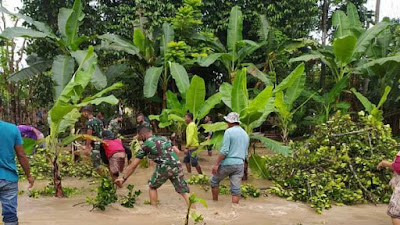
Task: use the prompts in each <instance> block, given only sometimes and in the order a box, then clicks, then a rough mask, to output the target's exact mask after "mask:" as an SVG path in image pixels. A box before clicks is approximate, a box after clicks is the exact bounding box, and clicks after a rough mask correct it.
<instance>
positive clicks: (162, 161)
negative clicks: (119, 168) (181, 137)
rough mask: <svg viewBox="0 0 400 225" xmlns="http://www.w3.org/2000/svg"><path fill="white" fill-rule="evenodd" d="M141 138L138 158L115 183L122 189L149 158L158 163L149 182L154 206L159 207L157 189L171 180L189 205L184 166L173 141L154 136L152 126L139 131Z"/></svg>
mask: <svg viewBox="0 0 400 225" xmlns="http://www.w3.org/2000/svg"><path fill="white" fill-rule="evenodd" d="M139 136H140V137H141V138H142V140H144V143H143V145H142V148H141V149H140V150H139V151H138V152H137V153H136V158H135V160H134V161H133V163H131V164H130V165H129V166H128V167H127V168H126V169H125V171H124V172H123V173H122V178H119V179H117V180H116V181H115V183H116V184H117V185H118V186H119V187H122V184H123V183H124V182H125V181H126V180H127V179H128V177H129V176H130V175H131V174H132V173H133V172H134V171H135V169H136V168H137V166H138V165H139V163H140V161H141V160H142V159H143V158H144V157H145V156H148V157H149V159H151V160H153V161H154V162H155V163H157V166H156V169H155V170H154V173H153V175H152V176H151V178H150V180H149V187H150V190H149V195H150V203H151V205H152V206H157V189H158V188H159V187H161V185H163V184H164V183H165V182H166V181H167V180H170V181H171V182H172V184H173V185H174V187H175V191H176V192H177V193H179V194H181V195H182V196H183V198H184V199H185V201H186V204H189V192H190V190H189V187H188V185H187V183H186V180H185V177H184V175H183V168H182V164H181V163H180V162H179V158H178V156H177V155H176V153H175V151H174V150H173V147H172V144H171V141H169V140H168V139H166V138H163V137H157V136H154V135H153V132H152V131H151V126H149V125H148V124H145V125H143V126H142V127H140V129H139Z"/></svg>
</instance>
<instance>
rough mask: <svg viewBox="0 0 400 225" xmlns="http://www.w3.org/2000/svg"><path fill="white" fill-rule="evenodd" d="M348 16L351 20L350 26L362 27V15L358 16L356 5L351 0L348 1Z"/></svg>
mask: <svg viewBox="0 0 400 225" xmlns="http://www.w3.org/2000/svg"><path fill="white" fill-rule="evenodd" d="M347 17H348V20H349V25H350V27H356V28H358V27H362V24H361V22H360V17H359V16H358V11H357V8H356V6H355V5H354V4H353V3H351V2H350V1H349V2H347Z"/></svg>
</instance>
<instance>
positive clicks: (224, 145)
mask: <svg viewBox="0 0 400 225" xmlns="http://www.w3.org/2000/svg"><path fill="white" fill-rule="evenodd" d="M230 145H231V138H230V135H229V132H227V131H225V134H224V140H223V142H222V148H221V150H220V152H219V155H218V157H217V161H216V162H215V164H214V166H213V167H212V174H214V175H215V174H217V171H218V167H219V165H220V164H221V162H222V160H224V159H225V158H226V156H227V155H228V153H229V147H230Z"/></svg>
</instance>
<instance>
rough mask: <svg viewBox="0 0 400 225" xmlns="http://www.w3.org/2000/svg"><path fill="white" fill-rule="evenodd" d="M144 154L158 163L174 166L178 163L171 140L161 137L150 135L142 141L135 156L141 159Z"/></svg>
mask: <svg viewBox="0 0 400 225" xmlns="http://www.w3.org/2000/svg"><path fill="white" fill-rule="evenodd" d="M145 156H148V157H149V159H151V160H153V161H154V162H155V163H157V164H159V165H171V166H176V165H178V164H179V163H180V162H179V158H178V156H177V155H176V153H175V152H174V150H173V149H172V143H171V141H170V140H168V139H166V138H163V137H157V136H152V137H150V138H148V139H147V140H146V141H145V142H143V145H142V148H141V149H140V150H139V151H138V152H137V153H136V158H139V159H143V158H144V157H145Z"/></svg>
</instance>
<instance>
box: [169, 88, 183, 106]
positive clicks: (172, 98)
mask: <svg viewBox="0 0 400 225" xmlns="http://www.w3.org/2000/svg"><path fill="white" fill-rule="evenodd" d="M167 106H168V108H169V109H176V108H182V105H181V103H180V102H179V100H178V97H177V96H176V94H175V93H173V92H172V91H170V90H168V91H167Z"/></svg>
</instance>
